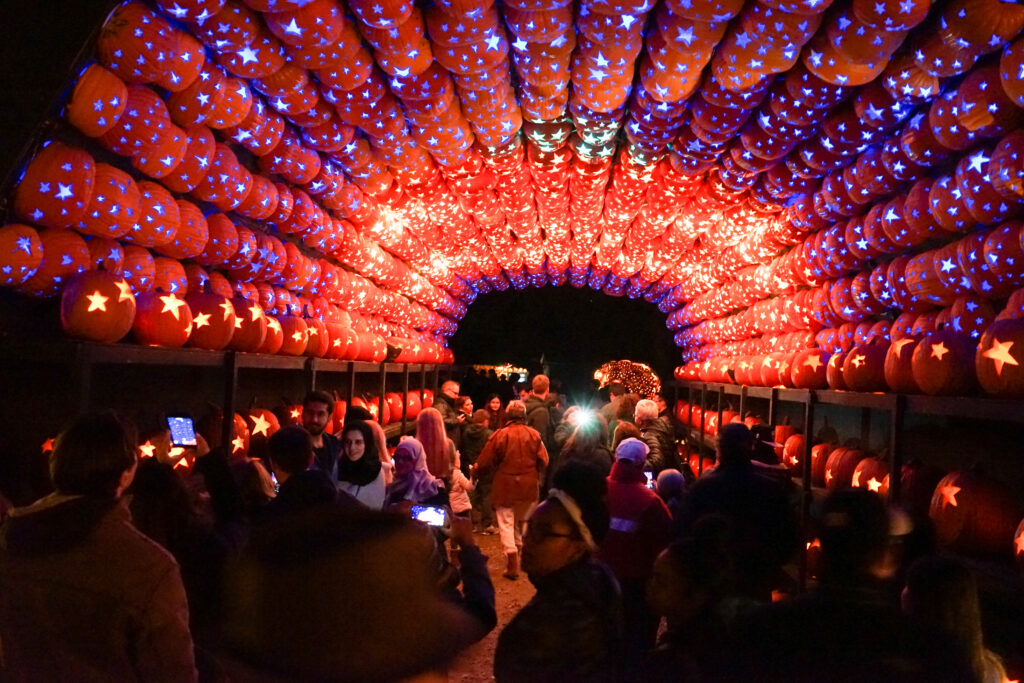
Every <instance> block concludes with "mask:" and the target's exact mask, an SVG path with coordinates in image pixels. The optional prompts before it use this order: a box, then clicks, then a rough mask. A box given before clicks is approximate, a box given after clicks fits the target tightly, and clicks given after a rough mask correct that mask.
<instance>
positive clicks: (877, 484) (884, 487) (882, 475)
mask: <svg viewBox="0 0 1024 683" xmlns="http://www.w3.org/2000/svg"><path fill="white" fill-rule="evenodd" d="M850 485H851V486H859V487H860V488H866V489H868V490H869V491H873V492H875V493H877V494H878V495H880V496H881V497H882V498H888V497H889V463H888V462H887V461H885V460H883V459H882V458H881V457H879V456H871V457H868V458H864V459H863V460H861V461H860V462H859V463H857V467H856V468H855V469H854V470H853V477H852V478H851V479H850Z"/></svg>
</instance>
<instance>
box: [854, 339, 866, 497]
mask: <svg viewBox="0 0 1024 683" xmlns="http://www.w3.org/2000/svg"><path fill="white" fill-rule="evenodd" d="M866 360H867V359H866V358H865V357H864V355H863V354H860V353H858V354H857V355H856V356H854V357H853V359H852V360H851V361H850V362H851V363H853V367H855V368H859V367H860V366H862V365H864V362H865V361H866ZM854 486H856V484H854Z"/></svg>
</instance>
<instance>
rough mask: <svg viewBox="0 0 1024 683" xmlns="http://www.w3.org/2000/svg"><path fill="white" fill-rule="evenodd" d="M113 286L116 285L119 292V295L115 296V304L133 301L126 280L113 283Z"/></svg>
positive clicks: (133, 297) (130, 288)
mask: <svg viewBox="0 0 1024 683" xmlns="http://www.w3.org/2000/svg"><path fill="white" fill-rule="evenodd" d="M114 284H116V285H117V288H118V290H120V294H118V295H117V303H119V304H120V303H124V302H125V301H132V300H134V299H135V295H134V294H132V287H131V285H129V284H128V281H127V280H121V281H120V282H115V283H114Z"/></svg>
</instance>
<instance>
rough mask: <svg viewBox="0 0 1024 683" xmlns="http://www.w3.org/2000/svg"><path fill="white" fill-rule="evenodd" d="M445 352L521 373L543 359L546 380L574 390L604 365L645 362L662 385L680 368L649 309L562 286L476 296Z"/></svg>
mask: <svg viewBox="0 0 1024 683" xmlns="http://www.w3.org/2000/svg"><path fill="white" fill-rule="evenodd" d="M451 348H452V351H453V352H454V353H455V361H456V362H457V363H487V364H495V363H505V362H512V363H516V364H520V365H522V366H523V367H526V368H527V369H533V368H534V366H535V365H536V364H537V360H538V359H539V358H540V356H541V354H542V353H543V354H544V356H545V360H547V361H548V362H550V363H551V364H552V371H551V372H552V375H553V376H555V377H559V378H561V379H562V380H563V381H565V382H566V383H567V384H570V385H575V386H579V383H580V382H583V383H586V381H587V379H588V378H590V377H592V376H593V372H594V370H596V369H597V368H598V367H600V365H601V364H602V363H605V362H606V361H609V360H621V359H624V358H628V359H629V360H634V361H638V362H643V363H647V364H649V365H651V366H652V367H653V368H654V370H655V371H656V372H658V373H659V376H660V377H661V378H662V381H665V380H666V379H669V378H671V372H672V369H673V368H674V367H675V366H676V365H678V364H679V354H678V352H677V349H676V347H675V345H674V344H673V342H672V333H671V332H670V331H669V330H668V329H667V328H666V327H665V316H664V314H663V313H661V312H660V311H659V310H658V309H657V307H656V306H654V305H652V304H649V303H647V302H646V301H643V300H633V299H629V298H626V297H611V296H608V295H606V294H603V293H601V292H595V291H594V290H592V289H589V288H584V289H575V288H573V287H570V286H568V285H566V286H562V287H543V288H541V289H535V288H532V287H529V288H526V289H524V290H514V289H510V290H508V291H506V292H493V293H491V294H485V295H483V296H481V297H479V298H478V299H477V300H476V301H475V302H473V303H472V304H471V305H470V307H469V313H467V314H466V317H465V318H464V319H463V320H462V322H461V323H460V324H459V331H458V332H456V333H455V336H454V337H452V340H451Z"/></svg>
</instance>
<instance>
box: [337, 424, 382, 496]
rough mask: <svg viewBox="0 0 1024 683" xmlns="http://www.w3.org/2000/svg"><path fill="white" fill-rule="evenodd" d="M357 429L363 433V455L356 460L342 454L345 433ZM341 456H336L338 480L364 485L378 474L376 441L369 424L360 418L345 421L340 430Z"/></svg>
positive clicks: (378, 462) (378, 459)
mask: <svg viewBox="0 0 1024 683" xmlns="http://www.w3.org/2000/svg"><path fill="white" fill-rule="evenodd" d="M349 431H357V432H359V433H360V434H362V435H363V444H364V446H363V455H362V457H361V458H359V459H358V460H349V458H348V456H347V455H345V454H344V450H345V433H346V432H349ZM341 439H342V440H341V448H342V456H341V457H340V458H338V481H344V482H348V483H350V484H354V485H356V486H366V485H367V484H371V483H373V480H374V479H376V478H377V477H378V476H379V475H380V456H379V455H378V454H377V441H376V439H375V438H374V436H373V431H372V430H371V429H370V426H369V425H368V424H366V423H365V422H363V421H362V420H353V421H351V422H347V423H345V428H344V429H343V430H342V432H341Z"/></svg>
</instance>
